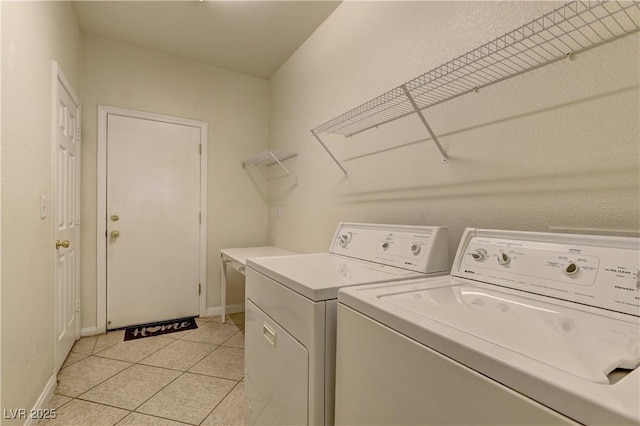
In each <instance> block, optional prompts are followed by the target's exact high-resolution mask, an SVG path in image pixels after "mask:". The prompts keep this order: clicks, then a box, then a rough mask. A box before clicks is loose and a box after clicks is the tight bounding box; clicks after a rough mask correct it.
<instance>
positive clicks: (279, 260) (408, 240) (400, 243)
mask: <svg viewBox="0 0 640 426" xmlns="http://www.w3.org/2000/svg"><path fill="white" fill-rule="evenodd" d="M448 265H449V264H448V236H447V228H444V227H425V226H400V225H377V224H357V223H341V224H340V225H339V226H338V229H337V230H336V233H335V235H334V237H333V240H332V242H331V246H330V247H329V252H328V253H317V254H302V255H291V256H278V257H269V258H254V259H248V260H247V270H246V271H247V276H246V295H247V301H246V328H245V373H246V374H245V382H246V386H245V421H246V423H247V424H283V425H284V424H295V425H303V424H315V425H321V424H333V407H334V398H333V395H334V380H335V339H336V336H335V335H336V308H337V297H338V290H339V289H340V288H342V287H349V286H357V285H364V284H369V283H379V282H389V281H399V280H407V279H411V278H417V277H419V276H426V275H427V276H428V275H443V274H446V273H447V272H448Z"/></svg>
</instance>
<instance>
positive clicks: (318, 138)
mask: <svg viewBox="0 0 640 426" xmlns="http://www.w3.org/2000/svg"><path fill="white" fill-rule="evenodd" d="M311 134H312V135H313V137H314V138H316V140H317V141H318V142H320V145H322V147H323V148H324V150H325V151H327V153H328V154H329V155H330V156H331V158H332V159H333V161H334V162H335V163H336V164H337V165H338V167H340V170H342V173H344V175H345V176H346V175H347V170H346V169H345V168H344V167H342V164H340V162H339V161H338V159H337V158H336V157H335V155H333V153H332V152H331V151H329V148H327V146H326V145H325V144H324V142H322V139H320V137H319V136H318V135H317V134H316V132H314V131H313V130H312V131H311Z"/></svg>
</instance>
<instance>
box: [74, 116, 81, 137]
mask: <svg viewBox="0 0 640 426" xmlns="http://www.w3.org/2000/svg"><path fill="white" fill-rule="evenodd" d="M75 140H76V141H79V140H80V120H78V125H77V126H76V137H75Z"/></svg>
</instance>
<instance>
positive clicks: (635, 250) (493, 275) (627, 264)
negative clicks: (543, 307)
mask: <svg viewBox="0 0 640 426" xmlns="http://www.w3.org/2000/svg"><path fill="white" fill-rule="evenodd" d="M451 274H452V275H455V276H458V277H464V278H469V279H472V280H475V281H481V282H486V283H490V284H496V285H500V286H503V287H509V288H513V289H517V290H524V291H527V292H530V293H536V294H541V295H544V296H550V297H554V298H558V299H561V300H566V301H570V302H577V303H582V304H585V305H589V306H595V307H599V308H605V309H609V310H613V311H617V312H622V313H626V314H631V315H636V316H640V239H638V238H625V237H604V236H592V235H569V234H547V233H535V232H516V231H492V230H476V229H467V230H466V231H465V234H464V235H463V238H462V241H461V243H460V246H459V248H458V253H457V254H456V259H455V261H454V271H452V273H451Z"/></svg>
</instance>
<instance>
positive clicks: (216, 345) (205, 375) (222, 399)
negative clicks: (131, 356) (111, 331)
mask: <svg viewBox="0 0 640 426" xmlns="http://www.w3.org/2000/svg"><path fill="white" fill-rule="evenodd" d="M212 321H213V319H211V320H209V321H204V322H205V324H203V326H204V325H207V324H209V323H212V324H214V323H213V322H212ZM230 325H231V324H230ZM233 325H235V326H236V327H238V331H237V332H236V333H234V334H233V335H231V336H229V337H228V338H227V339H225V340H224V341H223V342H222V343H220V344H212V343H208V342H197V341H191V340H185V339H184V337H186V336H187V335H188V334H190V333H187V334H185V335H184V336H181V337H179V338H177V339H172V340H173V342H177V341H183V342H193V343H203V344H208V345H212V346H214V349H213V350H212V351H211V352H209V353H207V354H205V355H204V356H202V358H200V359H199V360H197V361H196V362H194V363H193V364H192V365H191V366H190V367H189V368H188V369H187V370H184V371H183V370H175V369H171V368H166V367H159V366H153V365H147V364H141V361H144V360H145V359H147V358H149V357H150V356H152V355H154V354H156V353H158V352H159V351H161V350H163V349H165V348H166V347H168V346H169V345H172V344H173V342H171V343H168V344H166V345H164V346H162V347H160V348H158V349H156V350H155V351H154V352H152V353H151V354H149V355H147V356H145V357H143V358H141V359H140V360H138V361H135V362H131V361H124V360H120V359H115V358H108V357H106V356H104V355H102V356H101V355H99V354H100V353H101V352H104V351H105V350H107V349H109V348H111V347H113V346H115V345H117V344H118V343H121V342H124V340H123V341H121V342H118V341H116V342H115V343H114V344H112V345H109V346H107V347H105V348H103V349H101V350H100V351H98V352H97V353H95V354H94V353H93V352H94V350H95V347H96V345H97V342H98V339H96V340H95V342H93V345H92V347H91V354H85V353H81V352H75V353H78V354H81V355H87V356H86V357H84V358H82V359H80V360H78V361H76V362H74V363H72V364H69V365H67V366H66V367H65V368H68V367H70V366H72V365H74V364H76V363H78V362H80V361H83V360H85V359H88V358H89V357H92V356H93V357H95V358H101V359H108V360H112V361H119V362H128V363H130V364H131V365H129V366H127V367H126V368H124V369H123V370H121V371H119V372H117V373H115V374H113V375H111V376H109V377H108V378H106V379H104V380H102V381H100V383H97V384H96V385H94V386H92V387H91V388H89V389H87V390H86V391H84V392H82V393H81V394H80V395H78V396H75V397H71V396H68V395H64V394H56V395H59V396H63V397H65V398H70V399H69V401H66V402H65V403H63V404H62V405H60V406H59V407H57V408H62V407H63V406H65V405H68V404H69V403H71V402H72V401H74V400H78V401H83V402H88V403H91V404H98V405H102V406H107V407H111V408H115V409H118V410H123V411H127V414H125V415H124V416H123V417H122V418H121V419H119V420H118V421H117V422H116V423H114V425H116V424H117V423H120V422H121V421H122V420H124V419H125V418H126V417H128V416H130V415H131V414H132V413H137V414H141V415H147V416H150V417H154V418H160V419H165V420H170V421H176V420H174V419H169V418H166V417H161V416H158V415H153V414H147V413H142V412H139V411H136V410H137V409H138V408H140V407H141V406H142V405H144V404H145V403H146V402H147V401H149V400H150V399H151V398H153V397H154V396H156V395H157V394H158V393H160V392H161V391H162V390H164V389H165V388H166V387H167V386H169V385H170V384H171V383H173V382H174V381H176V380H178V379H179V378H180V377H182V376H184V375H185V374H187V373H188V374H193V375H199V376H204V377H213V378H216V379H222V380H228V381H232V382H235V384H234V385H233V386H232V387H231V389H230V390H229V391H228V392H226V393H225V394H224V396H223V397H222V398H221V399H220V401H219V402H218V403H217V404H216V405H215V406H214V407H213V408H212V409H211V410H210V411H209V412H208V414H207V415H205V416H204V418H203V420H202V421H201V422H200V423H198V424H202V423H203V422H204V421H205V420H206V419H207V418H208V417H209V416H210V415H211V414H212V413H213V411H215V409H216V408H217V407H218V406H220V404H222V402H224V401H225V400H226V398H227V397H228V396H229V395H230V394H231V392H233V390H234V389H236V387H238V385H239V384H240V383H242V380H243V379H244V375H243V379H241V380H235V379H230V378H227V377H218V376H212V375H207V374H202V373H195V372H191V371H189V370H190V369H191V368H193V367H194V366H195V365H196V364H198V363H199V362H201V361H202V360H204V359H205V358H206V357H208V356H209V355H211V354H212V353H214V352H215V351H217V350H218V349H219V348H220V347H222V346H224V347H226V348H232V349H242V350H243V351H244V347H243V348H237V347H234V346H226V345H224V343H226V342H227V341H229V340H230V339H232V338H233V337H235V336H236V335H237V334H238V333H241V332H243V330H244V328H245V327H244V324H242V325H238V324H235V323H234V324H233ZM192 331H193V330H192ZM157 337H161V336H157ZM134 365H139V366H143V367H154V368H160V369H163V370H168V371H174V372H175V371H178V372H180V374H179V375H178V376H176V377H175V378H174V379H173V380H171V381H170V382H168V383H167V384H166V385H164V386H162V387H161V388H160V389H159V390H158V391H156V392H155V393H154V394H153V395H151V396H150V397H149V398H147V399H145V400H144V401H143V402H142V403H141V404H139V405H138V406H137V407H136V408H134V409H133V410H129V409H127V408H122V407H117V406H113V405H109V404H105V403H101V402H96V401H90V400H86V399H83V398H81V397H82V395H84V394H86V393H87V392H89V391H91V390H93V389H95V388H96V387H98V386H100V385H102V384H103V383H105V382H106V381H108V380H110V379H112V378H114V377H115V376H117V375H119V374H120V373H122V372H124V371H126V370H128V369H130V368H132V367H133V366H134ZM61 371H62V369H61ZM58 374H59V373H58ZM54 393H55V392H54ZM177 422H179V423H186V424H193V423H189V422H185V421H177ZM196 426H197V425H196Z"/></svg>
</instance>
